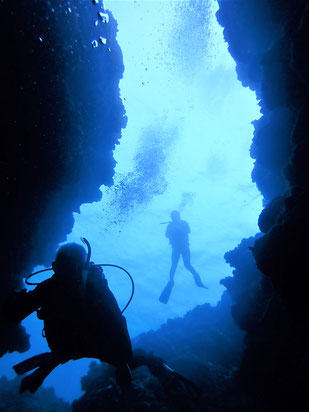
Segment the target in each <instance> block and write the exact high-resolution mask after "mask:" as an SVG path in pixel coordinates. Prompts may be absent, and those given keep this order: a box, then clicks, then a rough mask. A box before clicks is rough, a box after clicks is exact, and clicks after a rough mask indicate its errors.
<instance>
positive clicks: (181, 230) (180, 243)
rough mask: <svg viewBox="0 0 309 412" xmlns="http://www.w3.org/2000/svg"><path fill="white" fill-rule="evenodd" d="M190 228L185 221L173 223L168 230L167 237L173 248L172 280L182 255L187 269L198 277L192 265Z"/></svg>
mask: <svg viewBox="0 0 309 412" xmlns="http://www.w3.org/2000/svg"><path fill="white" fill-rule="evenodd" d="M189 233H190V227H189V225H188V223H187V222H186V221H185V220H179V221H177V222H174V221H173V222H171V223H169V224H168V226H167V228H166V233H165V236H166V237H167V238H168V239H169V241H170V244H171V246H172V264H171V269H170V279H171V280H173V279H174V275H175V271H176V268H177V265H178V261H179V258H180V255H181V256H182V259H183V263H184V265H185V268H186V269H187V270H188V271H189V272H191V273H192V275H193V276H198V274H197V272H196V270H195V269H194V267H193V266H192V265H191V253H190V248H189Z"/></svg>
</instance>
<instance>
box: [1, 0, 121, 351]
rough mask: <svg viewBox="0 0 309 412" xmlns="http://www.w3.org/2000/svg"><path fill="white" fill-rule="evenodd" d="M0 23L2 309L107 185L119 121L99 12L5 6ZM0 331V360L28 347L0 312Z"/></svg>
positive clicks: (36, 2) (117, 55) (109, 24)
mask: <svg viewBox="0 0 309 412" xmlns="http://www.w3.org/2000/svg"><path fill="white" fill-rule="evenodd" d="M100 13H101V14H100ZM102 13H103V14H102ZM1 17H2V19H1V38H2V39H5V41H3V42H2V45H3V53H2V57H3V58H2V63H1V99H2V100H1V105H2V106H1V107H2V110H1V125H2V138H1V152H0V153H1V163H0V165H1V195H2V200H1V218H2V236H1V252H2V268H1V272H2V273H1V278H0V302H1V304H3V303H4V302H5V301H6V299H7V297H8V295H9V294H10V293H11V292H12V291H13V290H18V289H21V288H22V286H23V280H22V279H23V276H25V275H26V274H29V273H30V271H31V270H32V269H33V267H35V266H36V265H46V266H50V264H51V262H52V259H53V258H54V256H55V251H56V248H57V245H58V244H59V243H60V242H62V241H64V240H65V239H66V235H67V234H68V233H70V231H71V229H72V227H73V215H72V213H73V212H78V211H79V207H80V205H81V204H82V203H86V202H93V201H97V200H99V199H100V197H101V192H100V190H99V187H100V186H101V185H102V184H105V185H111V184H112V183H113V173H114V166H115V161H114V159H113V149H114V148H115V144H117V143H118V140H119V138H120V137H121V129H122V128H124V127H125V126H126V120H127V119H126V116H125V110H124V107H123V104H122V101H121V99H120V93H119V80H120V79H121V77H122V74H123V70H124V67H123V63H122V54H121V50H120V48H119V46H118V44H117V42H116V32H117V23H116V21H115V20H114V18H113V16H112V15H111V14H110V13H107V14H105V13H104V10H102V9H100V5H99V4H97V5H94V4H93V3H92V2H91V1H90V0H89V1H82V0H76V1H74V2H66V1H56V0H52V1H45V0H44V1H42V0H33V1H31V2H30V3H29V2H28V1H25V0H21V1H19V2H11V1H6V0H4V1H2V2H1ZM96 21H97V23H95V22H96ZM105 43H106V44H105ZM1 309H2V308H1ZM0 330H1V338H0V356H2V355H3V354H4V353H6V352H12V351H15V350H18V351H25V350H27V348H28V347H29V343H28V337H27V335H26V334H25V331H24V329H23V327H21V326H19V325H12V324H10V325H9V324H7V323H6V321H5V319H4V316H3V311H2V310H1V311H0Z"/></svg>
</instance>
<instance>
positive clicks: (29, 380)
mask: <svg viewBox="0 0 309 412" xmlns="http://www.w3.org/2000/svg"><path fill="white" fill-rule="evenodd" d="M50 372H51V370H49V369H48V370H45V369H42V368H38V369H37V370H35V371H34V372H32V373H31V374H30V375H28V376H26V377H25V378H24V379H23V380H22V381H21V384H20V388H19V392H20V393H23V392H26V391H30V392H31V393H34V392H36V391H37V389H39V387H40V386H41V385H42V383H43V382H44V379H45V378H46V377H47V376H48V375H49V374H50Z"/></svg>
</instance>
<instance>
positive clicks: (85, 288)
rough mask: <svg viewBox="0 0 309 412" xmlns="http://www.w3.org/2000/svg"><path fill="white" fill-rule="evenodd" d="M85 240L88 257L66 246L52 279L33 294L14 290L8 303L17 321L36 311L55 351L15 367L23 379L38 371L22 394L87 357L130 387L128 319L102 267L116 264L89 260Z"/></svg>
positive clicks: (25, 381)
mask: <svg viewBox="0 0 309 412" xmlns="http://www.w3.org/2000/svg"><path fill="white" fill-rule="evenodd" d="M82 240H83V241H84V242H85V243H86V244H87V246H88V255H87V253H86V251H85V249H84V248H83V246H81V245H79V244H77V243H68V244H65V245H63V246H61V247H60V248H59V250H58V252H57V254H56V259H55V262H53V264H52V269H53V271H54V274H53V276H52V277H51V278H49V279H47V280H45V281H43V282H41V283H40V284H37V283H36V285H38V286H37V287H36V288H35V289H34V290H32V291H30V292H26V290H25V289H24V290H22V291H21V292H15V293H14V295H13V296H12V298H11V299H10V301H9V303H8V305H7V310H6V312H7V317H8V318H9V320H10V321H13V322H20V321H22V320H23V319H24V318H26V317H27V316H28V315H30V314H31V313H32V312H34V311H37V315H38V318H39V319H42V320H43V321H44V332H45V337H46V339H47V343H48V346H49V348H50V349H51V352H47V353H43V354H40V355H37V356H34V357H32V358H30V359H27V360H25V361H23V362H21V363H19V364H18V365H15V366H14V370H15V372H16V373H17V374H19V375H22V374H24V373H26V372H29V371H31V370H34V369H36V368H37V369H36V370H35V371H34V372H33V373H31V374H30V375H28V376H27V377H25V378H24V379H23V381H22V383H21V387H20V391H21V392H24V391H25V390H29V391H30V392H35V391H36V390H37V389H38V388H39V386H40V385H41V384H42V383H43V381H44V379H45V378H46V377H47V376H48V375H49V373H50V372H51V371H52V370H53V369H54V368H55V367H57V366H58V365H59V364H61V363H65V362H67V361H69V360H76V359H80V358H84V357H87V358H97V359H99V360H101V361H102V362H108V363H110V364H112V365H114V366H115V367H116V381H117V383H118V384H119V385H120V386H121V388H123V389H124V388H126V387H128V386H129V385H130V383H131V368H132V362H133V360H132V359H133V357H132V348H131V340H130V336H129V333H128V329H127V324H126V319H125V317H124V316H123V315H122V312H121V311H120V309H119V307H118V304H117V301H116V299H115V297H114V295H113V293H112V292H111V291H110V289H109V287H108V284H107V280H106V279H105V276H104V274H103V270H102V268H101V267H100V266H113V265H95V264H94V263H93V262H90V261H89V260H90V254H91V249H90V245H89V243H88V241H87V240H86V239H83V238H82ZM45 270H48V269H45ZM36 273H38V272H36ZM31 276H32V275H31ZM29 277H30V276H29ZM29 277H28V278H29ZM28 278H27V279H28ZM132 295H133V292H132ZM131 297H132V296H131Z"/></svg>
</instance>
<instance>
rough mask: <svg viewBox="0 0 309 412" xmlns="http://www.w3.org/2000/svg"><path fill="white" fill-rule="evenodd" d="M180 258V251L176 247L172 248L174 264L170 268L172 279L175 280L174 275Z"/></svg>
mask: <svg viewBox="0 0 309 412" xmlns="http://www.w3.org/2000/svg"><path fill="white" fill-rule="evenodd" d="M179 258H180V251H179V250H178V249H176V248H173V249H172V264H171V269H170V280H171V281H173V280H174V275H175V272H176V268H177V265H178V261H179Z"/></svg>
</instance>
